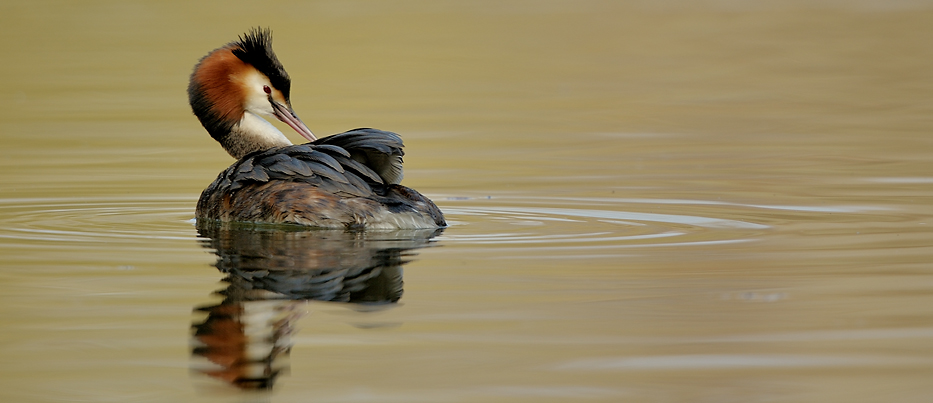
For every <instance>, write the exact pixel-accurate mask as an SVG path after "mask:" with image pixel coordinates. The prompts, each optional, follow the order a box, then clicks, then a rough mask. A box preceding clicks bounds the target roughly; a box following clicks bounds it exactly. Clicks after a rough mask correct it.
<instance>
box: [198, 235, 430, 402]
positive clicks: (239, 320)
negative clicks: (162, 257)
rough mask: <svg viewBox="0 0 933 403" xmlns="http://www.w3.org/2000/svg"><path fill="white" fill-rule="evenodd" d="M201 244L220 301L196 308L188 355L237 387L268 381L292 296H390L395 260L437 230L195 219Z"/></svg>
mask: <svg viewBox="0 0 933 403" xmlns="http://www.w3.org/2000/svg"><path fill="white" fill-rule="evenodd" d="M198 231H199V233H200V235H201V236H202V237H204V238H206V240H205V241H204V243H203V245H204V246H205V247H207V248H211V249H213V250H214V251H215V252H214V253H215V254H216V255H217V262H216V263H215V266H216V267H217V269H218V270H220V271H221V272H223V273H226V274H227V276H226V277H225V278H224V279H223V281H224V282H225V283H227V287H226V288H225V289H222V290H219V291H218V292H217V293H218V294H220V295H222V296H223V297H224V300H223V301H222V302H221V303H220V304H216V305H210V306H205V307H201V308H198V309H197V310H198V311H203V312H206V313H207V318H205V319H203V321H199V322H198V323H195V324H194V325H193V327H194V335H193V338H194V342H195V347H194V348H193V351H192V355H193V356H194V357H202V358H206V359H207V360H208V361H209V362H210V365H208V366H206V367H203V368H200V367H199V368H198V369H197V370H198V371H199V372H202V373H205V374H207V375H210V376H212V377H215V378H218V379H222V380H224V381H226V382H228V383H230V384H233V385H236V386H238V387H241V388H245V389H264V388H271V387H272V384H273V383H274V381H275V378H276V377H277V376H278V374H279V373H280V372H281V370H282V368H283V367H285V364H280V363H277V361H281V359H282V358H284V357H287V355H288V352H289V350H290V348H291V343H290V342H289V341H288V336H289V335H290V334H291V333H292V331H293V330H292V321H294V320H295V319H297V318H298V317H300V316H301V315H300V313H299V312H298V306H299V304H300V303H299V302H296V300H319V301H339V302H349V303H360V304H391V303H394V302H397V301H398V300H399V299H400V298H401V296H402V285H403V282H402V265H404V264H405V263H407V262H408V261H409V260H408V258H409V257H410V256H412V255H413V254H412V253H411V252H410V251H411V250H413V249H417V248H421V247H425V246H427V245H428V244H429V242H430V239H431V238H432V237H433V236H435V235H436V234H437V233H438V231H437V230H419V231H393V232H347V231H333V230H301V231H298V230H294V229H293V230H282V229H273V228H257V227H255V226H253V227H250V228H240V229H237V228H229V225H227V227H220V226H214V225H199V227H198Z"/></svg>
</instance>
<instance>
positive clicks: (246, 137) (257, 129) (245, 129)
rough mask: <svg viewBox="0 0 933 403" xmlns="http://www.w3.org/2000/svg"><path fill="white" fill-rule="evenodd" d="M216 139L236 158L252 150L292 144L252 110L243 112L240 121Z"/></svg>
mask: <svg viewBox="0 0 933 403" xmlns="http://www.w3.org/2000/svg"><path fill="white" fill-rule="evenodd" d="M217 141H218V142H220V145H221V146H223V148H224V149H225V150H227V152H228V153H229V154H230V155H231V156H233V158H236V159H240V158H243V156H245V155H246V154H249V153H251V152H254V151H261V150H268V149H270V148H274V147H282V146H290V145H292V142H291V141H289V140H288V138H287V137H285V135H284V134H282V132H281V131H279V129H277V128H276V127H275V126H273V125H272V124H271V123H269V122H268V121H266V120H265V119H263V118H261V117H259V116H258V115H256V114H254V113H252V112H244V113H243V118H241V119H240V122H239V123H237V124H235V125H233V127H232V128H230V132H229V133H227V135H226V136H221V137H220V138H217Z"/></svg>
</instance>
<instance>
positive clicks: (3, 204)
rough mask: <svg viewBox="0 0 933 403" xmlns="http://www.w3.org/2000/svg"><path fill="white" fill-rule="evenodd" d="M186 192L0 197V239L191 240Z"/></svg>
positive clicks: (190, 208) (191, 214) (189, 201)
mask: <svg viewBox="0 0 933 403" xmlns="http://www.w3.org/2000/svg"><path fill="white" fill-rule="evenodd" d="M194 203H195V201H194V200H192V199H191V198H190V197H161V198H153V197H145V198H143V197H114V198H106V199H105V198H41V199H40V198H36V199H0V239H7V240H21V241H50V242H76V243H92V242H114V241H127V242H133V241H152V240H182V239H184V240H190V239H193V238H194V234H195V232H194V229H193V226H192V225H190V222H191V220H192V218H193V217H194Z"/></svg>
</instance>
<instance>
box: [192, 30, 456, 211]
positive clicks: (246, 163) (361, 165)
mask: <svg viewBox="0 0 933 403" xmlns="http://www.w3.org/2000/svg"><path fill="white" fill-rule="evenodd" d="M290 84H291V81H290V79H289V77H288V74H287V73H286V72H285V69H284V68H283V67H282V65H281V63H280V62H279V61H278V58H277V57H276V56H275V53H273V51H272V38H271V33H270V32H269V31H267V30H253V31H251V32H250V33H248V34H246V35H244V36H242V37H240V40H239V41H236V42H232V43H229V44H227V45H226V46H224V47H221V48H219V49H215V50H214V51H212V52H211V53H209V54H208V55H207V56H205V57H204V58H202V59H201V61H200V62H198V64H197V65H196V66H195V69H194V72H193V73H192V75H191V81H190V84H189V86H188V96H189V101H190V103H191V108H192V111H193V112H194V114H195V116H197V117H198V119H199V120H200V121H201V124H202V125H203V126H204V128H205V129H207V131H208V133H210V134H211V137H213V138H214V139H215V140H217V141H218V142H219V143H220V144H221V146H223V147H224V149H225V150H227V152H228V153H229V154H230V155H231V156H233V157H234V158H237V161H236V162H235V163H234V164H233V165H231V166H230V167H229V168H227V169H226V170H225V171H223V172H221V173H220V175H218V176H217V179H216V180H214V182H213V183H211V185H210V186H208V187H207V189H205V190H204V192H202V193H201V197H200V199H199V200H198V204H197V209H196V216H197V218H198V219H199V220H217V221H222V222H231V221H237V222H254V223H270V224H298V225H305V226H312V227H322V228H347V229H414V228H436V227H443V226H446V222H445V220H444V216H443V214H442V213H441V211H440V209H438V208H437V206H436V205H435V204H434V203H433V202H432V201H431V200H430V199H428V198H427V197H425V196H423V195H421V194H420V193H418V192H417V191H415V190H414V189H410V188H407V187H405V186H402V185H400V184H399V182H400V181H401V180H402V176H403V173H402V172H403V171H402V156H403V155H404V152H403V151H402V148H403V144H402V139H401V137H399V135H397V134H395V133H392V132H387V131H382V130H377V129H355V130H351V131H348V132H345V133H340V134H336V135H333V136H329V137H324V138H321V139H317V138H315V136H314V135H313V134H312V133H311V130H309V129H308V128H307V126H305V124H304V123H303V122H302V121H301V119H299V118H298V116H297V115H295V113H294V110H293V109H292V107H291V103H290V101H289V91H290ZM262 116H272V117H275V118H277V119H279V120H281V121H282V122H285V123H286V124H287V125H289V126H290V127H292V128H293V129H294V130H295V131H296V132H298V133H299V134H300V135H302V136H303V137H305V138H306V139H308V140H310V141H311V142H310V143H306V144H300V145H293V144H292V143H291V142H290V141H289V140H288V138H286V137H285V135H284V134H282V132H281V131H279V130H278V129H276V128H275V126H273V125H272V124H270V123H269V122H268V121H266V120H265V119H263V118H262Z"/></svg>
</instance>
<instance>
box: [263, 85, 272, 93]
mask: <svg viewBox="0 0 933 403" xmlns="http://www.w3.org/2000/svg"><path fill="white" fill-rule="evenodd" d="M262 90H263V91H265V92H266V94H271V93H272V88H269V86H268V85H263V86H262Z"/></svg>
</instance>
